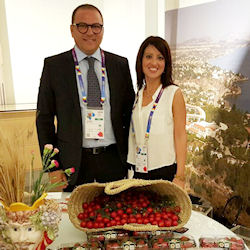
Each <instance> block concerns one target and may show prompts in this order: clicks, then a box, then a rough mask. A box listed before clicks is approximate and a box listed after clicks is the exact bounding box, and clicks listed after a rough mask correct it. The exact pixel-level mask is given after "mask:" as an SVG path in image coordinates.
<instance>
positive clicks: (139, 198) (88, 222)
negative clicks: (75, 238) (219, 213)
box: [77, 190, 181, 229]
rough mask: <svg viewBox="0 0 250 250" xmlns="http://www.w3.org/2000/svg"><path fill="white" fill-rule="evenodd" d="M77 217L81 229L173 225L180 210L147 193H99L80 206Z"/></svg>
mask: <svg viewBox="0 0 250 250" xmlns="http://www.w3.org/2000/svg"><path fill="white" fill-rule="evenodd" d="M82 208H83V211H82V212H81V213H79V214H78V216H77V217H78V219H79V220H80V221H81V222H80V226H81V227H83V228H88V229H92V228H106V227H113V226H120V225H124V224H130V223H132V224H134V223H135V224H151V225H158V226H159V227H171V226H177V225H178V224H179V223H180V218H179V213H180V211H181V208H180V207H179V206H176V204H175V202H174V199H173V198H172V197H169V196H160V195H158V194H156V193H153V192H149V191H137V190H130V191H127V192H122V193H120V194H117V195H112V196H109V195H106V194H104V193H103V194H101V195H99V196H96V197H95V198H94V199H93V201H91V202H84V203H83V204H82Z"/></svg>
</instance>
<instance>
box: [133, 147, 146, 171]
mask: <svg viewBox="0 0 250 250" xmlns="http://www.w3.org/2000/svg"><path fill="white" fill-rule="evenodd" d="M135 163H136V165H135V171H136V172H139V173H147V172H148V154H147V146H146V145H140V146H138V145H137V146H136V156H135Z"/></svg>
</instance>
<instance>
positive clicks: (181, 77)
mask: <svg viewBox="0 0 250 250" xmlns="http://www.w3.org/2000/svg"><path fill="white" fill-rule="evenodd" d="M249 9H250V1H249V0H217V1H214V2H209V3H205V4H200V5H195V6H191V7H185V8H179V9H174V10H169V11H166V13H165V22H166V23H165V27H166V28H165V31H166V32H165V35H166V37H165V38H166V40H167V41H168V43H169V44H170V47H171V50H172V56H173V71H174V72H173V76H174V81H175V83H176V84H178V85H179V86H180V87H181V88H182V91H183V94H184V97H185V101H186V106H187V132H188V156H187V173H188V179H189V183H188V190H189V192H191V193H192V194H194V195H196V196H198V197H203V198H205V199H206V200H208V201H209V202H210V203H211V204H212V206H213V208H214V211H215V214H216V213H217V214H221V212H222V210H223V207H224V206H225V204H226V202H227V201H228V199H230V198H231V197H233V196H236V197H238V198H239V197H240V198H239V199H238V200H237V199H236V200H237V202H236V201H235V202H231V203H230V204H229V205H228V206H227V211H225V216H226V218H227V219H228V220H229V221H231V222H232V221H233V220H234V217H235V216H236V214H237V211H238V209H239V204H240V203H241V202H242V205H243V210H242V211H241V213H240V216H239V219H238V223H239V224H242V225H246V226H248V227H249V226H250V15H249ZM239 200H240V201H241V202H239Z"/></svg>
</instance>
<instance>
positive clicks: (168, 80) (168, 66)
mask: <svg viewBox="0 0 250 250" xmlns="http://www.w3.org/2000/svg"><path fill="white" fill-rule="evenodd" d="M149 45H153V46H154V47H155V48H156V49H158V50H159V51H160V52H161V54H162V55H163V57H164V58H165V69H164V71H163V73H162V75H161V83H162V86H163V87H164V88H165V87H167V86H168V85H172V84H174V83H173V80H172V58H171V52H170V48H169V45H168V43H167V42H166V41H165V40H164V39H162V38H161V37H158V36H150V37H148V38H146V39H145V40H144V42H143V43H142V44H141V47H140V49H139V51H138V54H137V58H136V67H135V69H136V75H137V88H138V90H140V89H141V88H142V86H143V80H144V78H145V75H144V73H143V70H142V58H143V55H144V51H145V49H146V48H147V47H148V46H149Z"/></svg>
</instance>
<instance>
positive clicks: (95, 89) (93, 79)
mask: <svg viewBox="0 0 250 250" xmlns="http://www.w3.org/2000/svg"><path fill="white" fill-rule="evenodd" d="M86 60H87V62H88V64H89V70H88V73H87V81H88V95H87V102H88V107H101V103H100V101H101V91H100V85H99V82H98V79H97V76H96V73H95V69H94V63H95V58H94V57H87V58H86Z"/></svg>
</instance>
